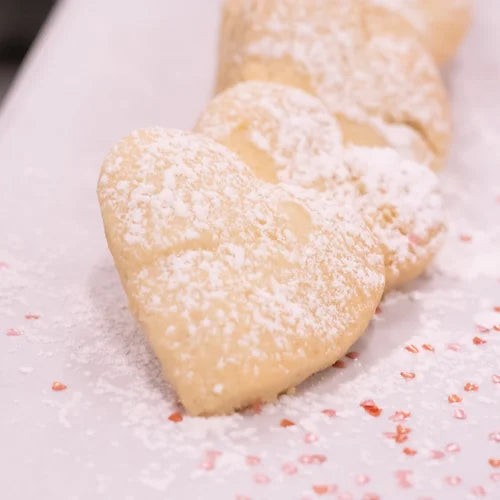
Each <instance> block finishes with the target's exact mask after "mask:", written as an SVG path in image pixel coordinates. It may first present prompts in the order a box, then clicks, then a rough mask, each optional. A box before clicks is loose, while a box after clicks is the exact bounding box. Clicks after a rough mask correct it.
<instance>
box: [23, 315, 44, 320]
mask: <svg viewBox="0 0 500 500" xmlns="http://www.w3.org/2000/svg"><path fill="white" fill-rule="evenodd" d="M24 317H25V318H26V319H40V315H39V314H26V315H25V316H24Z"/></svg>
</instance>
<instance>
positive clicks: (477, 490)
mask: <svg viewBox="0 0 500 500" xmlns="http://www.w3.org/2000/svg"><path fill="white" fill-rule="evenodd" d="M470 492H471V493H472V494H473V495H474V496H476V497H485V496H486V490H485V489H484V488H483V487H482V486H473V487H472V488H471V489H470Z"/></svg>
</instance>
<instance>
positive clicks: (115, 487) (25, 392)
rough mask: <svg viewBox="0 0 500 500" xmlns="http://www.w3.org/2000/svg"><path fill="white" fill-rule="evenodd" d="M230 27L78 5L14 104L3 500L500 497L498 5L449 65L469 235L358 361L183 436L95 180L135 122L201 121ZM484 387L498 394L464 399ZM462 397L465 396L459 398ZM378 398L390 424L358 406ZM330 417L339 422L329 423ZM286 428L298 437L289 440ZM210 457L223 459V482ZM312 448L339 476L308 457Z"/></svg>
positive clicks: (7, 110) (112, 1) (0, 384)
mask: <svg viewBox="0 0 500 500" xmlns="http://www.w3.org/2000/svg"><path fill="white" fill-rule="evenodd" d="M218 18H219V1H218V0H217V1H216V0H182V1H180V0H148V1H145V2H139V1H135V2H134V1H132V0H129V1H125V0H100V1H97V0H93V1H90V0H89V1H85V2H84V1H78V0H67V1H63V2H61V3H60V4H59V7H58V8H57V10H56V11H55V13H54V14H53V16H52V17H51V19H50V21H49V22H48V25H47V26H46V28H45V30H44V32H43V33H42V35H41V37H40V39H39V40H38V43H37V45H36V47H35V49H34V50H33V51H32V53H31V55H30V57H29V59H28V62H27V63H26V64H25V66H24V68H23V70H22V71H21V73H20V75H19V76H18V79H17V81H16V83H15V85H14V87H13V88H12V89H11V92H10V94H9V96H8V98H7V99H6V101H5V102H4V105H3V109H2V111H1V115H0V498H2V499H6V500H10V499H15V500H17V499H20V500H25V499H34V498H37V499H50V500H59V499H61V500H63V499H64V500H67V499H74V500H76V499H80V500H83V499H85V500H86V499H95V498H105V499H140V500H143V499H155V500H156V499H165V500H166V499H179V498H190V499H191V498H200V499H204V498H217V499H219V498H228V499H234V498H237V495H241V498H243V497H245V496H246V497H248V498H252V499H259V498H286V499H288V498H290V499H306V498H317V497H318V495H317V494H316V493H315V491H314V489H313V487H314V486H318V485H320V486H321V485H326V486H328V487H329V489H330V491H332V493H331V494H330V493H328V494H325V496H324V497H325V498H336V497H338V495H339V494H341V493H346V494H347V493H349V494H350V495H351V497H352V498H355V499H358V498H359V499H361V498H364V496H365V495H366V494H368V493H373V494H377V495H378V496H379V497H380V498H384V499H405V498H412V499H413V498H414V499H418V498H423V497H429V498H434V499H435V500H438V499H460V498H469V497H470V498H477V497H478V496H480V495H481V494H482V492H483V489H484V491H485V492H486V494H487V497H488V498H493V499H498V498H500V474H499V475H498V476H496V475H495V473H500V468H495V467H493V466H492V465H490V464H489V462H488V461H489V460H490V459H500V434H498V435H497V434H496V433H500V384H498V383H495V380H497V379H496V378H495V375H500V361H499V360H500V332H496V331H495V330H494V329H493V328H492V327H493V325H495V324H498V325H500V313H495V312H494V307H495V306H500V281H499V280H500V234H499V233H500V227H499V221H500V199H499V197H500V164H499V162H500V49H499V47H500V34H499V33H500V31H499V30H498V27H499V26H500V4H499V3H498V2H497V1H496V0H482V1H481V2H480V5H479V6H478V9H477V15H476V19H475V21H474V24H473V28H472V30H471V33H470V36H469V38H468V39H467V41H466V42H465V44H464V46H463V47H462V49H461V51H460V53H459V54H458V55H457V57H456V59H455V60H454V62H453V63H452V64H451V65H450V67H449V68H447V69H446V72H445V77H446V82H447V85H448V87H449V89H450V93H451V99H452V107H453V111H454V116H455V118H454V122H455V142H454V146H453V151H452V154H451V155H450V159H449V163H448V166H447V168H446V170H445V172H444V173H442V174H441V177H442V185H443V191H444V194H445V196H446V200H447V205H448V207H449V212H450V214H449V220H450V224H449V225H450V231H449V236H448V241H447V244H446V246H445V248H444V249H443V252H442V253H441V255H440V256H439V258H438V259H437V262H436V263H435V265H434V266H433V268H432V270H430V271H429V273H428V274H427V275H426V276H425V277H423V278H422V279H420V280H418V281H417V282H416V283H415V284H413V285H412V286H411V287H410V288H409V289H408V290H405V291H403V292H398V293H393V294H391V295H390V296H389V297H387V298H386V299H385V302H384V303H383V304H382V313H381V314H380V315H379V316H377V318H376V319H375V321H374V322H373V325H372V326H371V327H370V330H369V331H368V332H367V334H366V335H365V337H364V338H363V340H362V341H361V342H360V343H358V344H357V345H356V346H355V347H354V348H353V350H355V351H357V352H359V354H360V357H359V360H357V361H352V360H349V359H347V360H346V368H344V369H335V368H332V369H331V370H328V371H326V372H324V373H322V374H320V375H318V376H316V377H314V378H313V379H311V380H310V381H308V382H306V383H305V384H304V385H303V386H301V387H300V388H299V390H298V392H297V395H296V396H295V397H284V398H282V400H281V401H280V402H279V403H278V404H276V405H270V406H267V407H265V408H263V409H262V413H261V414H253V413H252V412H246V413H245V414H243V415H236V416H233V417H227V418H215V419H208V420H207V419H191V418H187V417H185V418H184V421H183V422H181V423H178V424H174V423H172V422H170V421H169V420H168V418H167V417H168V416H169V415H170V414H171V413H172V412H174V411H179V408H178V407H177V404H176V401H175V396H174V395H173V394H172V392H171V391H170V389H169V388H168V387H167V385H166V384H165V383H164V382H163V381H162V379H161V377H160V374H159V368H158V364H157V362H156V360H155V358H154V356H152V354H151V353H150V351H149V349H148V347H147V345H146V344H145V342H144V340H143V338H142V336H141V333H140V332H139V331H137V329H136V327H135V325H134V322H133V320H132V318H131V317H130V315H129V313H128V310H127V308H126V300H125V297H124V295H123V293H122V291H121V289H120V285H119V282H118V280H117V277H116V274H115V271H114V268H113V264H112V261H111V259H110V257H109V255H108V252H107V248H106V243H105V239H104V236H103V230H102V223H101V220H100V215H99V209H98V204H97V200H96V196H95V185H96V181H97V176H98V172H99V168H100V162H101V160H102V158H103V156H104V154H105V153H106V151H107V150H108V149H109V147H110V146H111V145H112V144H113V142H115V141H116V140H117V139H119V138H120V137H122V136H124V135H126V134H128V133H129V132H130V131H131V130H133V129H136V128H139V127H143V126H149V125H162V126H166V127H176V128H190V127H191V126H192V125H193V123H194V121H195V119H196V117H197V115H198V114H199V113H200V112H201V111H202V109H203V106H204V105H205V103H206V102H207V100H208V99H209V97H210V95H211V92H212V81H213V77H214V73H215V67H216V43H217V27H218ZM461 235H462V238H461V237H460V236H461ZM464 235H465V236H467V237H469V236H470V237H471V241H463V240H464V239H465V240H468V239H469V238H467V237H466V238H463V236H464ZM30 314H31V315H37V316H39V318H38V319H27V318H26V317H25V316H26V315H30ZM477 324H481V325H483V326H486V327H488V328H490V332H484V333H478V332H477V331H476V325H477ZM16 333H19V334H20V335H19V336H15V334H16ZM476 335H479V336H480V337H481V338H483V339H484V340H487V343H486V344H484V345H479V346H478V345H474V344H473V342H472V339H473V337H475V336H476ZM424 343H429V344H432V345H433V346H434V348H435V352H434V353H430V352H427V351H424V350H422V348H421V345H422V344H424ZM408 344H414V345H416V346H418V347H419V353H417V354H411V353H409V352H408V351H406V350H405V349H404V347H405V346H406V345H408ZM450 344H456V345H453V346H450ZM450 347H451V348H450ZM453 349H459V350H458V351H456V350H453ZM401 371H411V372H414V373H416V378H415V379H414V380H411V381H406V380H404V379H402V377H401V376H400V372H401ZM54 381H61V382H63V383H64V384H66V385H67V387H68V388H67V390H66V391H63V392H54V391H52V390H51V386H52V383H53V382H54ZM468 381H470V382H473V383H476V384H477V385H478V386H479V390H478V391H476V392H466V391H464V389H463V387H464V384H465V383H466V382H468ZM453 393H456V394H458V395H460V396H461V397H462V398H463V401H462V402H461V403H458V404H453V405H452V404H450V403H448V400H447V397H448V395H449V394H453ZM367 398H373V399H374V400H375V401H376V403H377V404H378V405H379V406H380V407H381V408H382V409H383V412H382V415H381V416H380V417H378V418H374V417H371V416H369V415H367V414H366V413H365V412H364V411H363V409H362V408H360V406H359V404H360V403H361V402H362V401H363V400H365V399H367ZM332 408H333V409H335V410H336V411H337V417H333V418H329V417H327V416H325V415H324V414H323V413H322V410H323V409H332ZM398 410H405V411H410V412H411V417H410V418H408V419H407V420H406V421H405V422H403V423H402V424H403V425H405V426H407V427H409V428H411V429H412V431H411V432H410V433H409V438H408V440H407V441H406V442H405V443H403V444H396V443H395V442H394V440H392V439H390V438H388V437H386V436H384V432H394V430H395V428H396V425H397V423H396V422H393V421H391V420H390V418H389V417H390V416H391V415H393V414H394V412H395V411H398ZM455 410H463V411H464V412H465V416H466V418H465V419H464V420H460V419H457V418H455V416H454V415H455V414H454V411H455ZM180 411H182V410H180ZM282 418H288V419H291V420H293V421H294V422H295V423H296V424H297V425H295V426H294V427H291V428H287V429H283V428H281V427H280V425H279V424H280V421H281V419H282ZM306 436H309V437H308V438H307V439H306ZM497 438H498V439H497ZM314 439H316V440H315V441H314ZM306 441H314V442H306ZM450 445H451V446H450ZM405 447H408V448H410V449H413V450H415V451H417V454H416V455H415V456H408V455H405V454H404V453H403V449H404V448H405ZM458 449H459V451H457V450H458ZM210 450H212V451H217V452H220V455H217V458H216V460H215V461H214V462H213V470H206V469H207V468H208V469H210V468H211V466H210V465H211V460H210V458H209V457H210V455H209V456H208V458H207V455H206V452H207V451H210ZM311 454H312V455H322V456H324V457H325V461H324V463H322V464H320V465H314V464H304V463H303V462H304V461H307V458H306V459H304V456H306V457H307V456H310V455H311ZM441 454H442V456H441ZM248 456H256V457H258V458H259V460H260V463H259V464H256V465H255V464H254V465H252V464H249V463H248V459H247V457H248ZM432 457H437V458H432ZM250 462H252V460H250ZM253 462H255V460H254V461H253ZM284 466H285V467H284ZM283 467H284V469H283ZM295 470H296V472H295ZM398 471H399V472H398ZM401 471H409V472H406V473H402V472H401ZM402 474H406V476H405V477H406V478H407V480H408V481H407V484H406V485H405V484H401V480H400V479H398V478H401V477H402ZM364 476H366V478H367V479H366V480H368V479H369V482H368V483H367V484H362V483H364V482H366V480H363V478H364ZM450 478H452V479H450ZM453 478H458V479H453ZM454 482H455V483H457V482H459V483H460V484H456V485H453V484H452V483H454ZM403 483H404V482H403ZM450 483H451V484H450ZM481 488H483V489H481ZM333 491H335V493H333ZM340 498H342V497H340ZM345 498H348V497H347V496H346V497H345ZM366 498H369V497H366Z"/></svg>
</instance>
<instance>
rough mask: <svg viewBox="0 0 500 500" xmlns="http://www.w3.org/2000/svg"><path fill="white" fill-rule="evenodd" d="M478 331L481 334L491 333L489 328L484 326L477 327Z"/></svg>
mask: <svg viewBox="0 0 500 500" xmlns="http://www.w3.org/2000/svg"><path fill="white" fill-rule="evenodd" d="M476 330H477V331H478V332H480V333H487V332H489V331H490V329H489V328H486V327H485V326H483V325H476Z"/></svg>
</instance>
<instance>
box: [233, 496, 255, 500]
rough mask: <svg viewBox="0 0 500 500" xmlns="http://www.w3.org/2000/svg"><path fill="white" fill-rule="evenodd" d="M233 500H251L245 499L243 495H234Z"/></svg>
mask: <svg viewBox="0 0 500 500" xmlns="http://www.w3.org/2000/svg"><path fill="white" fill-rule="evenodd" d="M235 500H252V499H251V498H250V497H246V496H245V495H236V498H235Z"/></svg>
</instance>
